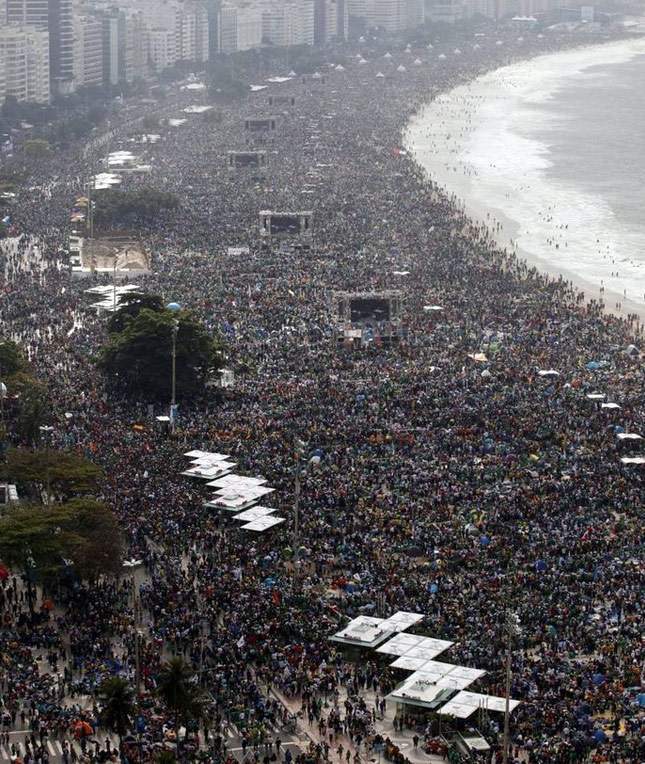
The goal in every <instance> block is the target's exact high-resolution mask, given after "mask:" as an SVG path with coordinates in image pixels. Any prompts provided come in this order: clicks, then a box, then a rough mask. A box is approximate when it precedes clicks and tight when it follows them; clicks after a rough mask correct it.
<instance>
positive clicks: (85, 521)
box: [65, 498, 125, 581]
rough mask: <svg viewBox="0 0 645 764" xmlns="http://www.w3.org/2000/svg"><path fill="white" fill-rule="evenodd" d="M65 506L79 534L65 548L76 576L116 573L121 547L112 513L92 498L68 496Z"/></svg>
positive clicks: (118, 531) (122, 553)
mask: <svg viewBox="0 0 645 764" xmlns="http://www.w3.org/2000/svg"><path fill="white" fill-rule="evenodd" d="M65 506H66V507H67V508H68V509H70V510H71V511H72V513H73V523H74V525H73V526H72V527H73V529H74V531H75V533H76V534H77V536H78V537H79V538H77V539H75V540H74V543H73V544H72V545H71V546H70V548H69V550H68V557H70V558H71V559H72V560H73V562H74V568H75V570H76V572H77V573H78V575H79V576H80V577H81V578H82V579H85V580H88V581H96V579H97V578H98V577H99V576H114V577H116V576H118V575H120V573H121V569H122V560H123V555H124V551H125V547H124V543H123V534H122V533H121V530H120V527H119V523H118V520H117V518H116V515H115V514H114V512H112V510H110V509H109V508H108V507H106V506H105V504H102V503H101V502H99V501H96V500H95V499H92V498H79V499H72V500H71V501H68V502H67V504H66V505H65Z"/></svg>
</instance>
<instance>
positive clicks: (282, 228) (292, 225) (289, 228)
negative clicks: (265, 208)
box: [271, 215, 300, 234]
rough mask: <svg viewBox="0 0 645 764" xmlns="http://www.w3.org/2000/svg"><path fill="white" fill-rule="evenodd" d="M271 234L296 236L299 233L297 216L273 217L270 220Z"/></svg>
mask: <svg viewBox="0 0 645 764" xmlns="http://www.w3.org/2000/svg"><path fill="white" fill-rule="evenodd" d="M271 233H272V234H281V233H286V234H298V233H300V218H299V217H298V216H297V215H279V216H278V217H276V216H275V215H274V216H273V217H272V218H271Z"/></svg>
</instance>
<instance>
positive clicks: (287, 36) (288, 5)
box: [262, 0, 315, 47]
mask: <svg viewBox="0 0 645 764" xmlns="http://www.w3.org/2000/svg"><path fill="white" fill-rule="evenodd" d="M314 17H315V13H314V0H274V1H271V0H268V2H266V3H265V4H264V5H263V10H262V37H263V39H265V40H266V41H267V42H270V43H271V44H272V45H276V46H278V47H290V46H292V45H313V44H314Z"/></svg>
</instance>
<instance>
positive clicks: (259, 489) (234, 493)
mask: <svg viewBox="0 0 645 764" xmlns="http://www.w3.org/2000/svg"><path fill="white" fill-rule="evenodd" d="M210 485H211V484H210V483H209V486H210ZM274 491H275V488H269V487H268V486H266V485H235V486H230V487H229V488H221V489H220V490H219V491H217V492H216V495H215V497H214V498H218V497H221V498H224V499H237V498H240V499H259V498H260V497H261V496H267V495H268V494H270V493H273V492H274Z"/></svg>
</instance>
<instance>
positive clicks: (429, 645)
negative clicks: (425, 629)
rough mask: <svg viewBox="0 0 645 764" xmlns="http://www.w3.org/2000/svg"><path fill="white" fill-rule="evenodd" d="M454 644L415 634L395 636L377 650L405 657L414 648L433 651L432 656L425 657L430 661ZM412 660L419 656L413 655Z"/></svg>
mask: <svg viewBox="0 0 645 764" xmlns="http://www.w3.org/2000/svg"><path fill="white" fill-rule="evenodd" d="M453 644H454V642H448V641H447V640H445V639H433V638H432V637H421V636H419V635H417V634H397V635H396V636H394V637H392V639H390V640H389V642H386V643H385V644H384V645H381V646H380V647H379V648H377V651H376V652H378V653H385V654H386V655H399V656H403V655H405V656H407V655H408V653H409V652H410V651H411V650H414V649H415V648H421V649H425V650H428V651H431V650H434V651H435V653H434V656H429V655H428V656H427V657H425V660H430V658H431V657H435V656H437V655H439V653H442V652H443V651H444V650H447V649H448V648H449V647H451V646H452V645H453ZM412 657H414V658H418V657H419V655H418V654H417V653H415V654H414V655H412Z"/></svg>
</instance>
